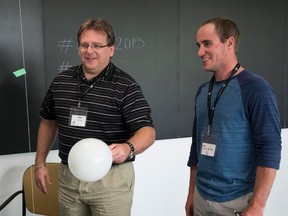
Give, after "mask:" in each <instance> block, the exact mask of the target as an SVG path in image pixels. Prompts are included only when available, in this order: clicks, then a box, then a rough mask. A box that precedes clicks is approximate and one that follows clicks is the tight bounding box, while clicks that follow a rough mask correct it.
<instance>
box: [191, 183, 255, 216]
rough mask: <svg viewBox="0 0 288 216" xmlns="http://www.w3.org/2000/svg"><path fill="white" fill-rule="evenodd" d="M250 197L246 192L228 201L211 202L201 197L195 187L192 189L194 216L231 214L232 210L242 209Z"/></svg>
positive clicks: (223, 215)
mask: <svg viewBox="0 0 288 216" xmlns="http://www.w3.org/2000/svg"><path fill="white" fill-rule="evenodd" d="M251 197H252V193H248V194H246V195H244V196H241V197H239V198H237V199H234V200H231V201H229V202H212V201H209V200H205V199H203V198H202V197H201V195H200V194H199V192H198V190H197V189H196V187H195V190H194V216H233V215H235V214H234V210H237V211H238V212H241V211H243V210H244V209H245V208H246V207H247V206H248V203H249V201H250V199H251Z"/></svg>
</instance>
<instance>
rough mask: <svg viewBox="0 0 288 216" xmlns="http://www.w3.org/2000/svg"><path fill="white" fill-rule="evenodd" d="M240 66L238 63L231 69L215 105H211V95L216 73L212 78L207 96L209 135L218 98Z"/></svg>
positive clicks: (217, 97)
mask: <svg viewBox="0 0 288 216" xmlns="http://www.w3.org/2000/svg"><path fill="white" fill-rule="evenodd" d="M239 68H240V64H239V63H237V65H236V66H235V67H234V68H233V70H232V71H231V74H230V76H229V78H228V79H227V80H226V82H225V83H224V84H223V85H222V86H221V88H220V89H219V91H218V93H217V96H216V99H215V101H214V104H213V107H211V96H212V91H213V86H214V82H215V74H214V75H213V77H212V78H211V80H210V83H209V92H208V96H207V108H208V130H207V134H208V135H210V132H211V126H212V121H213V117H214V112H215V108H216V105H217V103H218V100H219V98H220V96H221V95H222V93H223V92H224V90H225V88H226V87H227V85H228V83H229V81H230V80H231V78H232V77H233V75H234V74H235V73H236V72H237V71H238V70H239Z"/></svg>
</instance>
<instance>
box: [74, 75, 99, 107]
mask: <svg viewBox="0 0 288 216" xmlns="http://www.w3.org/2000/svg"><path fill="white" fill-rule="evenodd" d="M95 83H96V81H95V82H94V83H93V84H91V85H90V86H89V87H88V88H87V89H86V90H85V91H84V92H82V91H81V84H80V79H78V88H79V101H78V108H80V107H81V100H82V98H83V97H84V96H85V95H86V94H87V92H89V91H90V90H91V89H92V88H93V87H94V85H95Z"/></svg>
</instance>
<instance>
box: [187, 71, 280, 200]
mask: <svg viewBox="0 0 288 216" xmlns="http://www.w3.org/2000/svg"><path fill="white" fill-rule="evenodd" d="M223 83H224V82H223V81H221V82H215V83H214V88H213V92H212V104H213V103H214V100H215V97H216V94H217V93H218V90H219V88H220V87H221V86H222V85H223ZM208 88H209V82H206V83H204V84H203V85H202V86H200V88H199V89H198V92H197V95H196V99H195V119H194V126H193V135H192V137H193V142H192V146H191V151H190V157H189V161H188V166H192V165H197V166H198V170H197V174H196V175H197V178H196V186H197V189H198V191H199V193H200V194H201V195H202V196H203V197H204V198H205V199H208V200H211V201H214V202H226V201H230V200H233V199H235V198H237V197H240V196H242V195H244V194H246V193H248V192H252V191H253V188H254V181H255V177H256V168H257V166H263V167H270V168H274V169H279V164H280V158H281V126H280V116H279V111H278V108H277V101H276V97H275V94H274V91H273V89H272V87H271V86H270V85H269V84H268V83H267V82H266V81H265V80H264V79H263V78H262V77H260V76H258V75H256V74H253V73H251V72H249V71H247V70H244V71H242V72H241V73H239V74H238V75H237V76H234V77H233V78H232V79H231V80H230V82H229V84H228V86H227V87H226V89H225V91H224V92H223V94H222V95H221V97H220V99H219V101H218V103H217V105H216V108H215V113H214V118H213V122H212V126H211V133H212V134H213V136H214V137H216V139H217V145H216V155H215V157H209V156H203V155H201V154H200V152H201V144H202V139H203V136H204V135H205V133H207V125H208V114H207V94H208Z"/></svg>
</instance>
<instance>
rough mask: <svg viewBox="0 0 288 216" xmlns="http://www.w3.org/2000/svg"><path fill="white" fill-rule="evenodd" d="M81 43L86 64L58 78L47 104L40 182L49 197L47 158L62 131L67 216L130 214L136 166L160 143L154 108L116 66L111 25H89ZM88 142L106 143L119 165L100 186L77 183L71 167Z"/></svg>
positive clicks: (40, 150) (43, 113)
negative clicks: (78, 147)
mask: <svg viewBox="0 0 288 216" xmlns="http://www.w3.org/2000/svg"><path fill="white" fill-rule="evenodd" d="M77 40H78V55H79V57H80V60H81V65H77V66H75V67H72V68H70V69H68V70H66V71H64V72H61V73H60V74H59V75H57V77H56V78H55V79H54V80H53V82H52V83H51V85H50V87H49V89H48V91H47V94H46V96H45V98H44V100H43V103H42V107H41V112H40V116H41V121H40V125H39V131H38V141H37V153H36V159H35V165H36V171H35V172H36V183H37V185H38V187H39V188H40V190H41V191H42V192H43V193H47V188H46V184H47V183H50V182H49V173H48V171H47V169H46V167H45V160H46V157H47V155H48V153H49V150H50V148H51V146H52V145H53V141H54V138H55V135H56V133H57V132H58V145H59V156H60V158H61V164H60V175H59V203H60V211H61V215H69V216H71V215H75V216H76V215H77V216H79V215H101V216H128V215H130V212H131V206H132V197H133V188H134V168H133V163H131V162H132V161H134V159H135V155H136V154H139V153H142V152H143V151H144V150H146V149H147V148H148V147H149V146H150V145H152V144H153V143H154V141H155V130H154V126H153V121H152V118H151V109H150V107H149V105H148V103H147V101H146V99H145V97H144V95H143V93H142V91H141V88H140V86H139V85H138V84H137V83H136V81H135V80H134V79H133V78H132V77H131V76H130V75H128V74H127V73H125V72H123V71H122V70H120V69H119V68H117V67H116V66H115V65H114V64H113V63H112V62H111V58H112V57H113V54H114V51H115V36H114V33H113V30H112V27H111V25H110V24H109V23H108V22H107V21H105V20H103V19H96V20H93V19H90V20H87V21H85V22H84V23H83V24H82V25H81V27H80V28H79V31H78V35H77ZM84 138H97V139H100V140H102V141H104V142H105V143H107V145H109V148H110V149H111V151H112V157H113V166H112V167H111V169H110V171H109V172H108V174H107V175H106V176H105V177H103V178H102V179H101V180H98V181H96V182H89V183H88V182H83V181H80V180H78V179H76V178H75V177H74V176H73V175H72V174H71V172H70V170H69V168H68V166H67V158H68V154H69V151H70V149H71V148H72V146H73V145H74V144H75V143H76V142H78V141H79V140H81V139H84ZM84 157H85V155H83V158H84Z"/></svg>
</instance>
